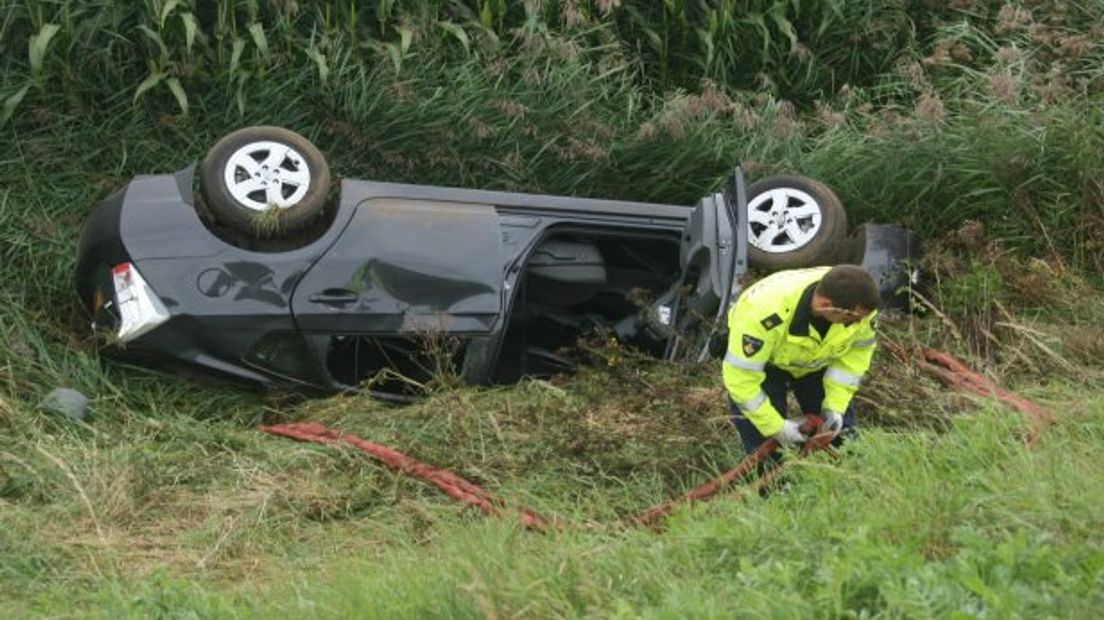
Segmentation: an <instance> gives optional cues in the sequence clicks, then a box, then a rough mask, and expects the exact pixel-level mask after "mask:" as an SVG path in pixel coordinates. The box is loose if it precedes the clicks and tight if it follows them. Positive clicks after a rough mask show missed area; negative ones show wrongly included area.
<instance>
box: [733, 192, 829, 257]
mask: <svg viewBox="0 0 1104 620" xmlns="http://www.w3.org/2000/svg"><path fill="white" fill-rule="evenodd" d="M846 235H847V213H845V212H844V210H843V205H842V204H841V203H840V200H839V198H837V197H836V194H835V193H834V192H833V191H832V190H831V189H830V188H829V187H828V186H827V185H824V184H823V183H821V182H819V181H816V180H813V179H810V178H808V177H803V176H795V175H779V176H773V177H767V178H766V179H763V180H761V181H758V182H756V183H754V184H752V185H751V187H749V188H748V244H749V247H748V260H749V261H750V262H751V264H752V265H754V266H756V267H759V268H762V269H768V270H777V269H796V268H801V267H813V266H817V265H830V264H834V263H835V262H836V258H837V253H838V250H839V247H840V244H841V243H843V241H844V239H845V238H846Z"/></svg>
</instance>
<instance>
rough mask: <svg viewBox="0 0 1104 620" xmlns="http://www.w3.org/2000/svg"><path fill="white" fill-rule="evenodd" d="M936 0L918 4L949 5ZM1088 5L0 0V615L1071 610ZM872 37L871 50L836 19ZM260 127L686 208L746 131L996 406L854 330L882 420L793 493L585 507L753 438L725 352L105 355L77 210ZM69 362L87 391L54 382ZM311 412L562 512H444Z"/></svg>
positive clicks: (1095, 401)
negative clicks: (658, 510)
mask: <svg viewBox="0 0 1104 620" xmlns="http://www.w3.org/2000/svg"><path fill="white" fill-rule="evenodd" d="M937 4H938V6H935V5H937ZM1102 16H1104V9H1102V8H1101V6H1100V4H1099V3H1092V2H1060V1H1049V0H1040V1H1030V2H1029V1H1024V2H1017V3H1002V2H988V1H985V2H955V3H946V4H944V3H929V2H907V3H906V2H889V1H884V2H873V3H856V2H822V3H811V2H786V3H768V2H750V3H736V2H725V1H713V2H706V1H703V0H702V1H691V0H687V1H685V2H663V3H654V2H635V1H630V0H623V1H621V2H616V1H609V2H606V1H601V0H595V1H593V2H590V1H585V0H563V1H560V2H555V1H552V0H545V1H544V2H522V3H507V2H501V1H499V0H466V1H460V2H453V1H450V2H443V1H433V0H426V1H423V2H371V3H366V2H360V1H357V0H352V1H348V2H340V3H306V2H295V1H292V0H278V1H277V0H269V1H262V0H254V1H243V2H232V1H230V0H225V1H224V0H219V1H217V2H192V1H187V0H185V1H183V2H177V1H161V0H146V1H142V2H124V1H123V0H91V1H83V2H76V1H64V0H62V1H46V0H0V106H2V107H0V283H2V284H0V379H2V384H0V386H2V387H0V615H2V616H10V617H27V616H31V615H44V616H67V615H90V616H103V617H118V616H150V615H159V614H160V615H181V616H186V615H199V616H211V617H231V616H242V615H245V616H262V615H263V616H271V615H273V614H276V613H281V614H287V615H293V616H307V617H312V616H317V617H334V616H339V617H348V616H356V615H362V613H363V610H365V609H369V608H370V609H374V610H378V612H377V613H378V614H379V615H380V616H381V617H393V616H409V615H449V616H477V615H480V616H507V615H510V616H514V615H516V616H536V617H547V616H555V615H564V616H624V617H635V616H639V615H645V616H647V615H670V616H693V615H698V616H710V617H728V616H731V615H741V614H745V613H746V615H768V614H769V615H796V616H808V615H834V616H835V615H848V614H854V615H879V614H881V615H913V616H946V615H953V614H955V613H966V614H973V615H998V616H1016V615H1038V614H1052V615H1057V616H1065V617H1086V616H1091V615H1092V614H1093V611H1094V610H1095V609H1096V608H1097V607H1099V605H1100V603H1101V602H1102V601H1101V599H1100V592H1101V591H1102V588H1101V587H1100V586H1101V579H1102V577H1101V575H1102V574H1104V572H1102V571H1104V559H1102V558H1104V551H1102V550H1101V548H1100V544H1099V541H1098V538H1099V537H1098V536H1096V534H1095V533H1096V532H1097V531H1099V527H1100V523H1099V519H1100V517H1099V514H1097V513H1098V512H1099V511H1098V509H1097V507H1098V506H1099V505H1100V504H1101V500H1102V493H1104V488H1102V487H1101V483H1100V479H1099V478H1100V477H1099V476H1098V475H1096V472H1097V471H1098V470H1099V468H1098V467H1096V466H1095V461H1094V458H1095V456H1094V455H1095V452H1094V450H1095V447H1096V445H1097V444H1098V442H1099V436H1100V431H1101V424H1102V420H1104V417H1102V416H1104V403H1102V402H1101V399H1100V396H1099V394H1100V390H1099V386H1100V384H1101V377H1100V373H1099V369H1100V365H1101V362H1102V361H1104V344H1102V343H1104V336H1102V332H1101V331H1100V327H1099V326H1100V325H1101V324H1104V316H1101V308H1104V304H1102V303H1100V300H1101V293H1100V280H1099V274H1100V273H1101V271H1102V269H1104V210H1102V209H1104V206H1102V205H1104V199H1102V197H1104V186H1102V185H1101V183H1102V179H1104V169H1102V168H1101V166H1102V164H1101V161H1102V160H1101V157H1100V154H1101V153H1104V120H1102V113H1101V109H1102V106H1101V103H1102V97H1104V92H1102V85H1104V82H1102V81H1101V80H1102V75H1101V69H1100V67H1102V66H1104V62H1102V61H1104V49H1102V44H1101V41H1104V37H1102V36H1100V35H1101V24H1102V19H1104V17H1102ZM857 43H859V44H857ZM257 124H274V125H284V126H288V127H290V128H293V129H295V130H297V131H300V132H302V133H304V134H305V135H307V136H308V137H309V138H311V139H312V140H313V141H315V142H316V143H317V144H318V145H319V146H321V147H322V149H323V150H324V151H325V152H326V153H327V155H328V156H329V158H330V161H331V163H332V165H333V167H334V169H335V172H338V173H339V174H341V175H343V176H347V177H355V178H371V179H377V180H384V181H405V182H417V183H432V184H440V185H453V186H465V187H481V188H495V189H507V190H516V191H533V192H549V193H562V194H573V195H584V196H601V197H608V198H624V199H635V200H649V201H662V202H670V203H674V204H687V205H689V204H693V203H694V202H695V201H696V200H697V199H698V198H699V197H700V196H701V195H703V194H704V193H705V192H708V191H710V190H711V189H712V188H714V187H715V186H716V184H717V182H718V181H720V180H721V179H722V178H723V177H725V176H727V174H728V173H729V171H730V169H731V167H732V166H733V165H735V164H736V163H737V162H742V163H743V165H744V166H745V168H746V169H747V170H748V172H749V174H750V176H751V177H752V178H758V177H760V176H762V175H765V174H769V173H774V172H783V171H786V172H799V173H803V174H807V175H810V176H813V177H817V178H819V179H821V180H823V181H825V182H827V183H828V184H829V185H831V186H833V187H834V188H836V190H837V192H838V193H839V194H840V196H841V198H842V199H843V201H844V203H845V204H846V205H847V207H848V210H849V213H850V216H851V218H852V220H853V221H863V220H867V219H876V220H882V221H894V222H902V223H905V224H908V225H909V226H911V227H913V228H915V229H916V230H917V231H918V232H920V233H921V234H922V236H923V237H924V238H925V241H926V243H927V245H928V247H929V249H930V252H929V259H928V260H927V262H926V264H925V273H927V274H929V279H930V286H929V288H928V289H927V290H926V291H925V293H926V296H927V304H925V307H926V308H928V316H927V318H915V317H914V318H909V319H901V320H898V321H896V322H892V321H888V320H887V321H886V323H885V325H884V330H885V331H886V332H887V337H889V338H893V339H895V340H898V341H900V342H903V343H906V344H927V345H932V346H937V347H940V348H947V349H951V350H953V351H955V352H956V353H958V354H959V355H963V356H964V357H967V358H968V359H969V360H970V361H971V362H972V363H974V364H976V365H978V366H981V367H982V369H983V370H985V371H986V372H988V373H989V374H991V375H993V376H995V377H998V378H1001V379H1003V380H1005V381H1006V382H1007V383H1009V384H1010V385H1011V386H1013V387H1016V388H1019V389H1021V390H1023V391H1024V392H1025V393H1026V394H1027V395H1029V396H1031V397H1033V398H1036V399H1038V400H1041V401H1043V402H1044V403H1045V404H1047V405H1048V406H1050V407H1051V408H1052V409H1053V410H1054V411H1055V412H1056V413H1057V414H1058V417H1059V419H1060V423H1059V425H1058V426H1057V427H1055V428H1054V429H1052V430H1051V431H1049V432H1048V434H1047V435H1046V436H1045V439H1044V440H1043V441H1042V442H1041V444H1040V445H1039V446H1038V447H1037V448H1036V449H1034V450H1028V449H1026V448H1025V447H1024V446H1023V445H1022V444H1021V443H1020V442H1019V441H1018V438H1019V433H1020V429H1019V428H1018V426H1017V423H1016V421H1015V420H1016V418H1015V417H1014V416H1011V415H1009V414H1008V413H1007V412H1005V411H1003V410H998V409H994V408H992V406H991V405H989V404H986V403H984V402H979V401H977V400H968V399H966V398H964V397H959V396H955V395H952V394H948V393H947V392H946V391H945V390H944V389H942V388H941V387H940V386H938V385H937V384H935V383H933V382H932V381H931V380H930V379H927V378H925V377H924V376H923V375H922V373H921V372H920V371H919V370H918V368H916V367H915V366H912V365H909V364H906V363H903V362H901V361H900V360H895V359H893V358H892V357H891V356H886V355H879V357H878V359H877V361H876V369H875V372H874V373H872V377H871V380H870V381H869V382H868V383H867V384H866V385H865V386H864V388H863V391H861V392H860V399H859V407H860V415H861V416H862V419H863V420H864V422H866V423H867V428H868V432H867V433H866V434H865V435H864V438H863V440H862V442H861V443H859V444H856V445H855V448H854V451H853V452H852V453H850V454H849V455H848V456H847V458H845V459H844V460H843V461H840V462H838V463H835V462H829V461H827V460H822V459H816V460H813V461H811V462H808V463H803V464H801V465H800V466H799V467H797V468H795V469H796V471H795V484H794V485H793V486H792V487H791V488H790V490H789V491H788V492H786V493H781V494H777V495H775V496H772V497H771V498H770V499H769V500H766V501H762V500H759V499H758V498H745V499H744V500H739V499H736V498H732V497H730V498H727V499H724V500H720V501H717V502H714V503H712V504H709V505H707V506H703V507H699V508H694V509H690V510H684V511H682V512H680V513H679V514H678V515H676V516H675V518H674V519H673V520H672V522H671V527H670V529H669V531H668V532H667V533H666V534H664V535H662V536H656V535H653V534H651V533H646V532H639V531H622V530H619V529H617V528H615V527H613V526H612V525H611V523H613V522H615V521H616V520H617V519H619V518H621V517H625V516H628V515H632V514H635V513H637V512H639V511H640V510H643V509H645V508H647V507H649V506H651V505H653V504H655V503H657V502H659V501H661V500H663V499H665V498H667V497H669V496H671V495H674V494H677V493H680V492H683V491H685V490H687V489H688V488H690V487H691V486H693V485H696V484H700V483H702V482H704V481H705V480H707V479H708V478H709V477H710V476H712V475H715V474H716V473H718V472H719V471H722V470H724V469H725V468H727V467H729V466H731V465H732V464H734V463H735V462H736V461H738V460H739V458H740V456H741V455H740V454H739V447H738V443H737V442H736V441H735V436H734V434H733V431H732V429H731V428H730V427H729V426H728V422H727V412H726V409H725V407H724V405H723V403H724V400H723V398H724V397H723V391H722V389H721V388H720V384H719V376H718V375H719V373H718V372H717V370H716V368H715V367H713V366H712V365H705V366H686V367H684V366H664V365H661V364H656V363H652V362H647V361H644V360H641V359H639V358H637V357H635V356H634V355H632V353H631V352H620V353H618V354H616V355H610V356H607V358H606V364H605V366H604V367H603V368H602V369H599V370H588V371H586V372H584V373H583V374H582V375H580V376H578V377H576V378H574V379H556V380H553V381H526V382H523V383H522V384H521V385H520V386H518V387H516V388H511V389H505V388H502V389H494V390H474V389H470V388H463V387H459V386H457V385H455V383H454V382H453V381H451V380H450V379H449V377H447V376H442V377H441V378H440V380H438V381H436V382H434V383H433V384H432V385H431V388H432V394H431V395H430V397H429V398H428V399H426V400H425V401H423V402H421V403H419V404H416V405H414V406H410V407H405V408H395V407H391V406H386V405H383V404H381V403H378V402H372V401H370V400H369V399H367V398H365V397H363V396H360V395H347V396H342V397H337V398H331V399H317V400H311V401H305V400H303V399H302V398H301V397H297V396H292V395H287V394H278V393H273V394H267V393H257V392H249V391H243V390H241V389H238V388H221V387H212V386H211V385H210V384H208V383H202V384H200V383H191V382H189V381H187V380H186V379H184V378H181V377H174V376H171V375H166V374H161V373H157V372H154V371H151V370H147V369H143V368H135V367H131V366H126V365H122V364H119V363H116V362H112V361H110V360H108V359H106V358H102V357H101V356H100V353H99V351H98V346H99V344H98V343H96V342H95V341H93V340H92V339H91V338H89V337H88V336H87V332H86V331H85V329H84V318H83V317H82V315H80V314H79V313H78V312H77V311H76V307H75V300H74V298H73V293H72V282H71V277H72V271H73V259H74V255H75V252H76V243H77V235H78V231H79V227H80V224H81V222H82V221H83V219H84V217H85V215H86V214H87V212H88V210H89V209H90V208H91V206H92V205H93V204H94V203H95V202H96V201H98V200H100V199H102V198H104V197H105V196H107V195H108V194H109V193H110V192H113V191H116V190H117V189H119V188H120V187H122V186H123V185H124V184H125V183H126V182H127V181H128V180H129V179H130V178H131V177H133V176H134V175H137V174H144V173H151V172H168V171H173V170H178V169H181V168H184V167H185V166H189V165H192V162H195V161H197V160H199V159H200V158H201V157H202V156H203V154H204V152H205V151H206V149H207V148H209V146H210V145H212V144H213V143H214V142H215V141H216V140H217V139H218V138H219V137H221V136H222V135H224V134H225V133H227V132H229V131H231V130H233V129H237V128H239V127H242V126H247V125H257ZM60 385H66V386H70V387H74V388H77V389H79V390H81V391H82V392H84V393H85V394H88V395H89V396H91V397H92V399H93V400H92V406H91V409H90V415H91V417H90V419H89V420H88V421H86V422H85V423H83V424H82V423H77V422H74V421H71V420H69V419H68V418H65V417H62V416H56V415H53V414H49V413H47V412H44V411H42V410H41V408H40V407H39V403H40V402H41V400H42V398H43V397H44V396H45V395H46V393H48V392H49V391H50V390H51V389H53V388H54V387H57V386H60ZM289 420H313V421H320V422H323V423H327V424H330V425H333V426H335V427H339V428H341V429H342V430H346V431H349V432H354V433H357V434H359V435H361V436H364V437H365V438H368V439H371V440H374V441H378V442H381V443H385V444H388V445H393V446H395V447H398V448H401V449H404V450H406V451H408V452H410V453H411V454H412V455H413V456H416V457H418V458H421V459H423V460H426V461H429V462H432V463H434V464H437V465H440V466H443V467H448V468H452V469H454V470H456V471H457V472H459V473H461V474H462V475H464V476H466V477H468V478H470V479H472V480H474V481H477V482H479V483H481V484H483V485H485V486H487V487H488V488H490V489H491V490H493V491H494V492H495V493H496V494H498V495H501V496H503V497H505V498H507V499H508V500H509V501H511V502H516V503H518V504H524V505H528V506H531V507H533V508H535V509H537V510H538V511H541V512H544V513H547V514H554V515H558V516H560V517H562V518H564V519H565V520H566V521H568V522H570V523H573V524H578V525H579V527H578V528H575V527H572V528H568V529H566V530H564V531H562V532H556V533H553V534H550V535H545V536H539V535H531V534H527V533H523V532H521V531H519V530H518V529H517V527H516V524H514V523H512V522H509V521H508V520H496V519H490V520H487V519H482V518H479V517H476V516H475V515H471V514H468V513H463V512H460V511H458V510H457V508H456V506H455V505H454V504H452V503H450V502H449V501H448V500H447V499H446V498H443V497H441V496H439V495H438V494H437V493H436V492H435V491H433V490H432V489H429V488H427V487H425V486H423V485H421V484H419V483H417V482H414V481H412V480H410V479H408V478H406V477H404V476H400V475H397V474H394V473H391V472H388V471H386V470H382V469H380V468H379V467H377V466H376V465H374V464H372V463H371V462H370V461H368V460H367V459H365V458H364V457H363V455H361V454H359V453H355V452H352V451H345V450H341V449H336V448H332V447H320V446H310V445H300V444H295V443H291V442H287V441H285V440H281V439H276V438H272V437H269V436H265V435H262V434H261V433H258V432H257V431H256V430H254V427H255V426H256V425H257V424H258V423H261V422H266V423H270V422H279V421H289Z"/></svg>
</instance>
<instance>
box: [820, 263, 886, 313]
mask: <svg viewBox="0 0 1104 620" xmlns="http://www.w3.org/2000/svg"><path fill="white" fill-rule="evenodd" d="M816 293H817V294H818V295H823V296H824V297H827V298H828V299H831V300H832V305H834V306H835V307H837V308H840V309H842V310H854V309H856V308H858V307H860V306H861V307H863V308H866V309H867V310H877V309H878V308H879V307H881V305H882V293H881V291H879V290H878V283H877V282H875V281H874V276H872V275H870V273H869V272H868V271H867V270H865V269H863V268H862V267H859V266H858V265H836V266H835V267H832V268H831V269H829V270H828V273H826V274H824V277H823V278H822V279H821V280H820V282H819V283H818V284H817V287H816Z"/></svg>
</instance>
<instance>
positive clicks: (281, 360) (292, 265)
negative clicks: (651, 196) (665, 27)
mask: <svg viewBox="0 0 1104 620" xmlns="http://www.w3.org/2000/svg"><path fill="white" fill-rule="evenodd" d="M194 171H195V167H189V168H186V169H184V170H181V171H180V172H177V173H175V174H165V175H152V176H143V177H138V178H136V179H134V180H133V181H131V182H130V183H129V184H128V185H127V186H126V187H125V188H124V189H122V190H121V191H119V192H117V193H116V194H114V195H112V196H111V197H109V198H108V199H106V200H105V201H104V202H103V203H102V204H100V205H99V206H98V207H96V209H95V210H94V211H93V212H92V213H91V214H90V216H89V218H88V220H87V222H86V224H85V227H84V231H83V234H82V236H81V241H80V248H79V256H78V267H77V274H76V281H77V282H76V283H77V291H78V294H79V296H80V299H81V301H82V303H83V305H84V306H85V308H87V310H88V312H89V314H90V317H91V323H92V327H93V329H94V330H95V331H96V332H99V333H103V334H106V335H107V336H108V340H109V341H110V342H111V343H112V345H113V346H112V348H113V349H114V350H116V351H117V352H118V353H120V354H121V355H124V356H126V357H128V358H130V359H135V360H150V361H152V362H153V363H156V364H159V365H164V364H167V363H175V364H176V365H178V366H181V367H184V368H188V369H200V370H203V371H206V372H208V373H213V374H216V375H221V376H224V377H231V378H235V379H240V380H244V381H248V382H253V383H259V384H265V385H275V386H282V387H292V388H295V387H306V388H314V389H318V390H325V391H335V390H345V389H351V388H359V389H369V390H372V391H374V392H377V393H380V394H390V395H398V396H406V395H411V394H416V393H418V392H419V391H420V390H421V389H423V387H424V384H425V382H426V381H427V380H429V379H430V378H431V377H433V376H435V373H439V372H440V371H441V370H444V369H448V370H451V371H452V372H455V373H456V374H458V375H459V376H461V377H462V378H463V379H464V380H465V381H467V382H470V383H476V384H479V383H508V382H512V381H515V380H517V379H518V378H520V377H522V376H526V375H536V376H542V375H548V374H552V373H557V372H563V371H566V370H570V369H571V367H572V365H573V364H574V362H575V359H574V358H573V357H572V356H571V355H570V354H569V353H565V351H569V350H570V349H571V348H573V347H574V346H575V345H576V343H577V342H578V341H579V339H580V338H584V337H586V336H589V335H594V334H601V335H604V336H605V337H607V338H608V337H616V339H617V341H618V342H620V343H624V344H628V345H631V346H634V347H636V348H639V349H641V350H644V351H646V352H648V353H651V354H652V355H655V356H656V357H661V358H667V359H676V358H680V359H685V358H696V359H701V358H704V357H705V356H706V355H707V353H706V351H707V346H706V342H707V341H708V337H709V334H710V332H711V331H713V330H714V328H716V327H717V326H719V325H721V326H723V323H724V321H723V315H724V312H725V310H726V309H727V308H728V306H729V304H730V303H731V302H732V301H733V300H734V299H735V297H734V296H735V295H737V294H738V293H739V291H740V287H741V283H742V281H743V278H744V276H745V275H746V274H747V272H748V258H747V256H748V255H747V248H748V236H747V235H748V232H747V231H748V226H747V224H746V223H745V222H742V221H741V218H739V217H738V216H737V214H740V213H746V212H747V211H746V209H747V196H746V189H745V185H744V179H743V175H742V173H740V171H739V169H737V170H736V172H735V173H734V174H733V176H732V177H731V178H730V179H729V181H728V182H726V184H725V186H724V187H723V188H722V189H721V190H720V191H717V192H715V193H711V194H709V195H707V196H705V197H704V198H702V199H701V200H700V201H699V203H698V204H697V205H695V206H680V205H665V204H651V203H637V202H624V201H613V200H596V199H586V198H571V197H562V196H544V195H532V194H519V193H508V192H496V191H482V190H470V189H455V188H442V187H429V186H420V185H404V184H395V183H377V182H371V181H359V180H344V181H342V183H341V185H340V189H339V191H338V192H337V195H338V198H337V200H336V202H335V203H334V206H333V208H332V209H331V212H330V213H329V215H328V216H327V218H326V220H325V222H324V224H322V225H321V226H320V228H319V230H318V233H317V234H316V235H314V236H313V237H311V238H310V239H308V240H307V241H305V242H304V243H302V244H300V245H298V246H296V247H291V248H286V249H278V250H273V249H267V250H263V251H262V250H259V249H246V248H243V247H241V245H240V244H235V243H233V242H231V241H230V240H228V239H227V238H226V236H225V235H221V234H219V233H218V231H217V230H215V229H213V228H212V226H211V224H210V223H209V222H206V221H205V220H204V219H203V218H202V217H201V215H200V212H199V211H197V209H196V196H194V195H193V190H192V187H193V181H194V174H195V173H194ZM864 231H865V234H864V238H863V240H862V247H859V248H851V249H849V250H847V251H846V252H845V251H844V249H841V252H840V258H841V260H846V261H847V262H862V263H863V264H864V265H866V266H867V267H868V269H870V270H871V271H873V272H874V273H875V275H878V276H879V278H880V279H881V281H882V286H883V290H884V291H885V292H886V293H887V294H893V293H895V292H896V291H897V290H898V289H899V288H900V287H901V286H902V285H903V284H906V283H907V277H906V276H904V275H903V274H902V272H901V270H900V269H899V265H900V264H901V261H904V260H907V259H908V258H910V256H911V255H912V254H913V253H914V250H915V248H914V246H915V242H914V240H913V239H912V237H911V235H910V234H909V233H908V232H907V231H904V230H902V229H900V228H898V227H895V226H882V227H870V226H868V227H866V228H865V229H864Z"/></svg>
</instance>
